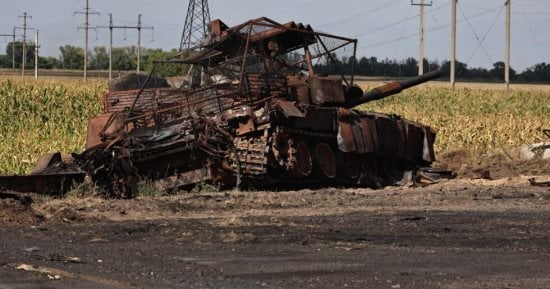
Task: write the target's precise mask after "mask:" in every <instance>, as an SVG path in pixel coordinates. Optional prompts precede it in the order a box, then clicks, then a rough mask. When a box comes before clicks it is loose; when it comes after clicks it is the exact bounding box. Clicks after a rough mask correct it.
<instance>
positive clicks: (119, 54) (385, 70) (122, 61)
mask: <svg viewBox="0 0 550 289" xmlns="http://www.w3.org/2000/svg"><path fill="white" fill-rule="evenodd" d="M22 45H23V43H22V42H10V43H8V45H7V47H6V54H0V68H11V67H12V52H15V67H16V68H20V67H21V60H22V56H23V55H22ZM14 49H15V51H14ZM25 50H26V59H27V63H26V66H25V67H29V68H31V67H34V53H35V50H34V45H33V44H29V45H27V46H26V49H25ZM59 51H60V54H59V57H51V56H48V57H42V56H40V57H39V60H38V66H39V68H40V69H69V70H75V69H77V70H81V69H83V65H84V49H83V48H80V47H76V46H72V45H65V46H62V47H60V48H59ZM136 52H137V48H136V46H128V47H117V48H113V52H112V53H113V70H114V71H131V70H135V69H136V68H137V53H136ZM177 52H178V50H177V49H172V50H170V51H165V50H162V49H148V48H142V49H141V65H142V67H143V70H144V71H150V70H151V68H152V66H153V61H155V60H162V59H165V58H167V57H168V56H170V55H174V54H176V53H177ZM89 57H90V59H89V69H95V70H106V69H108V68H109V50H108V48H106V47H104V46H98V47H95V48H94V49H93V50H92V51H90V53H89ZM331 58H332V59H334V61H335V62H336V63H337V64H338V67H339V70H336V69H335V68H334V66H333V65H328V63H330V60H329V59H327V60H326V61H322V62H321V63H319V64H317V65H316V70H317V71H319V72H320V73H328V74H334V73H340V72H341V73H344V74H349V73H351V71H352V67H353V66H355V73H356V74H357V75H361V76H383V77H412V76H416V75H417V74H418V61H417V60H416V59H414V58H407V59H405V60H394V59H388V58H386V59H378V58H377V57H369V58H367V57H362V58H359V59H353V58H346V57H341V58H338V57H337V56H336V55H332V57H331ZM163 69H164V70H165V71H160V74H164V75H174V74H178V73H180V72H181V68H176V67H173V68H163ZM434 69H441V70H442V72H443V75H447V76H448V75H450V62H449V61H442V62H439V61H437V60H424V71H430V70H434ZM456 69H457V71H456V76H457V78H458V79H463V80H473V81H476V80H478V81H503V80H504V69H505V65H504V62H501V61H499V62H496V63H494V64H493V67H492V68H490V69H487V68H482V67H480V68H472V67H468V64H466V63H463V62H460V61H457V62H456ZM510 78H511V80H512V81H515V82H529V83H532V82H537V83H550V63H549V64H547V63H544V62H543V63H538V64H535V65H533V66H531V67H529V68H527V69H525V70H524V71H522V72H521V73H517V72H516V71H515V70H513V69H511V72H510Z"/></svg>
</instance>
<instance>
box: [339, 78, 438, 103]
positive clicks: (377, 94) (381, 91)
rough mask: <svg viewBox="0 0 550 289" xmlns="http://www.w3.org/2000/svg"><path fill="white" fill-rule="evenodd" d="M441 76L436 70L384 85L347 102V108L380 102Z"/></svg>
mask: <svg viewBox="0 0 550 289" xmlns="http://www.w3.org/2000/svg"><path fill="white" fill-rule="evenodd" d="M441 75H442V73H441V70H434V71H430V72H428V73H425V74H423V75H420V76H417V77H413V78H409V79H407V80H404V81H402V82H397V81H396V82H391V83H388V84H384V85H382V86H379V87H376V88H374V89H371V90H369V91H366V92H365V93H364V94H363V95H362V96H361V97H359V98H357V99H352V100H349V101H347V103H346V107H347V108H352V107H355V106H358V105H361V104H364V103H367V102H371V101H375V100H380V99H383V98H386V97H388V96H391V95H394V94H398V93H400V92H401V91H403V90H404V89H407V88H411V87H413V86H417V85H420V84H422V83H425V82H428V81H430V80H434V79H436V78H439V77H441Z"/></svg>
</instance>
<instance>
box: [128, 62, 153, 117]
mask: <svg viewBox="0 0 550 289" xmlns="http://www.w3.org/2000/svg"><path fill="white" fill-rule="evenodd" d="M156 69H157V64H156V63H153V68H152V69H151V72H150V73H149V75H147V79H145V82H144V83H143V85H142V86H141V89H140V90H139V92H138V94H137V95H136V98H135V99H134V102H133V103H132V106H131V107H130V110H129V111H128V115H127V116H126V117H130V116H131V115H132V112H133V111H134V108H135V106H136V104H137V102H138V100H139V98H140V96H141V94H142V93H143V91H144V90H145V87H146V86H147V83H149V80H151V76H152V75H153V73H155V70H156Z"/></svg>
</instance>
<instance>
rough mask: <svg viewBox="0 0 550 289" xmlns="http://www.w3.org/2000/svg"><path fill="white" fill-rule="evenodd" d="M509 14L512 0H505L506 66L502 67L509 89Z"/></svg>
mask: <svg viewBox="0 0 550 289" xmlns="http://www.w3.org/2000/svg"><path fill="white" fill-rule="evenodd" d="M511 15H512V0H506V52H505V57H504V58H506V65H505V66H506V67H505V68H504V81H505V82H506V88H507V89H508V90H510V42H511V38H512V37H511V18H512V17H511Z"/></svg>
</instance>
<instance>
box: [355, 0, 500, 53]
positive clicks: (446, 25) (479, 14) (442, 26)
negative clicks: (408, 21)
mask: <svg viewBox="0 0 550 289" xmlns="http://www.w3.org/2000/svg"><path fill="white" fill-rule="evenodd" d="M501 7H502V6H498V7H496V8H494V9H492V10H489V11H485V12H481V13H478V14H474V15H472V16H470V17H468V19H473V18H477V17H480V16H483V15H486V14H489V13H491V12H494V11H496V10H498V9H500V8H501ZM464 21H466V19H461V20H460V21H458V23H460V22H464ZM450 25H451V24H444V25H440V26H436V27H433V28H430V29H427V30H426V32H434V31H437V30H441V29H443V28H447V27H449V26H450ZM415 36H418V32H416V33H412V34H409V35H406V36H403V37H399V38H395V39H391V40H387V41H383V42H379V43H375V44H371V45H364V46H361V47H359V49H364V48H372V47H378V46H382V45H386V44H389V43H393V42H396V41H400V40H403V39H408V38H412V37H415Z"/></svg>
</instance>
